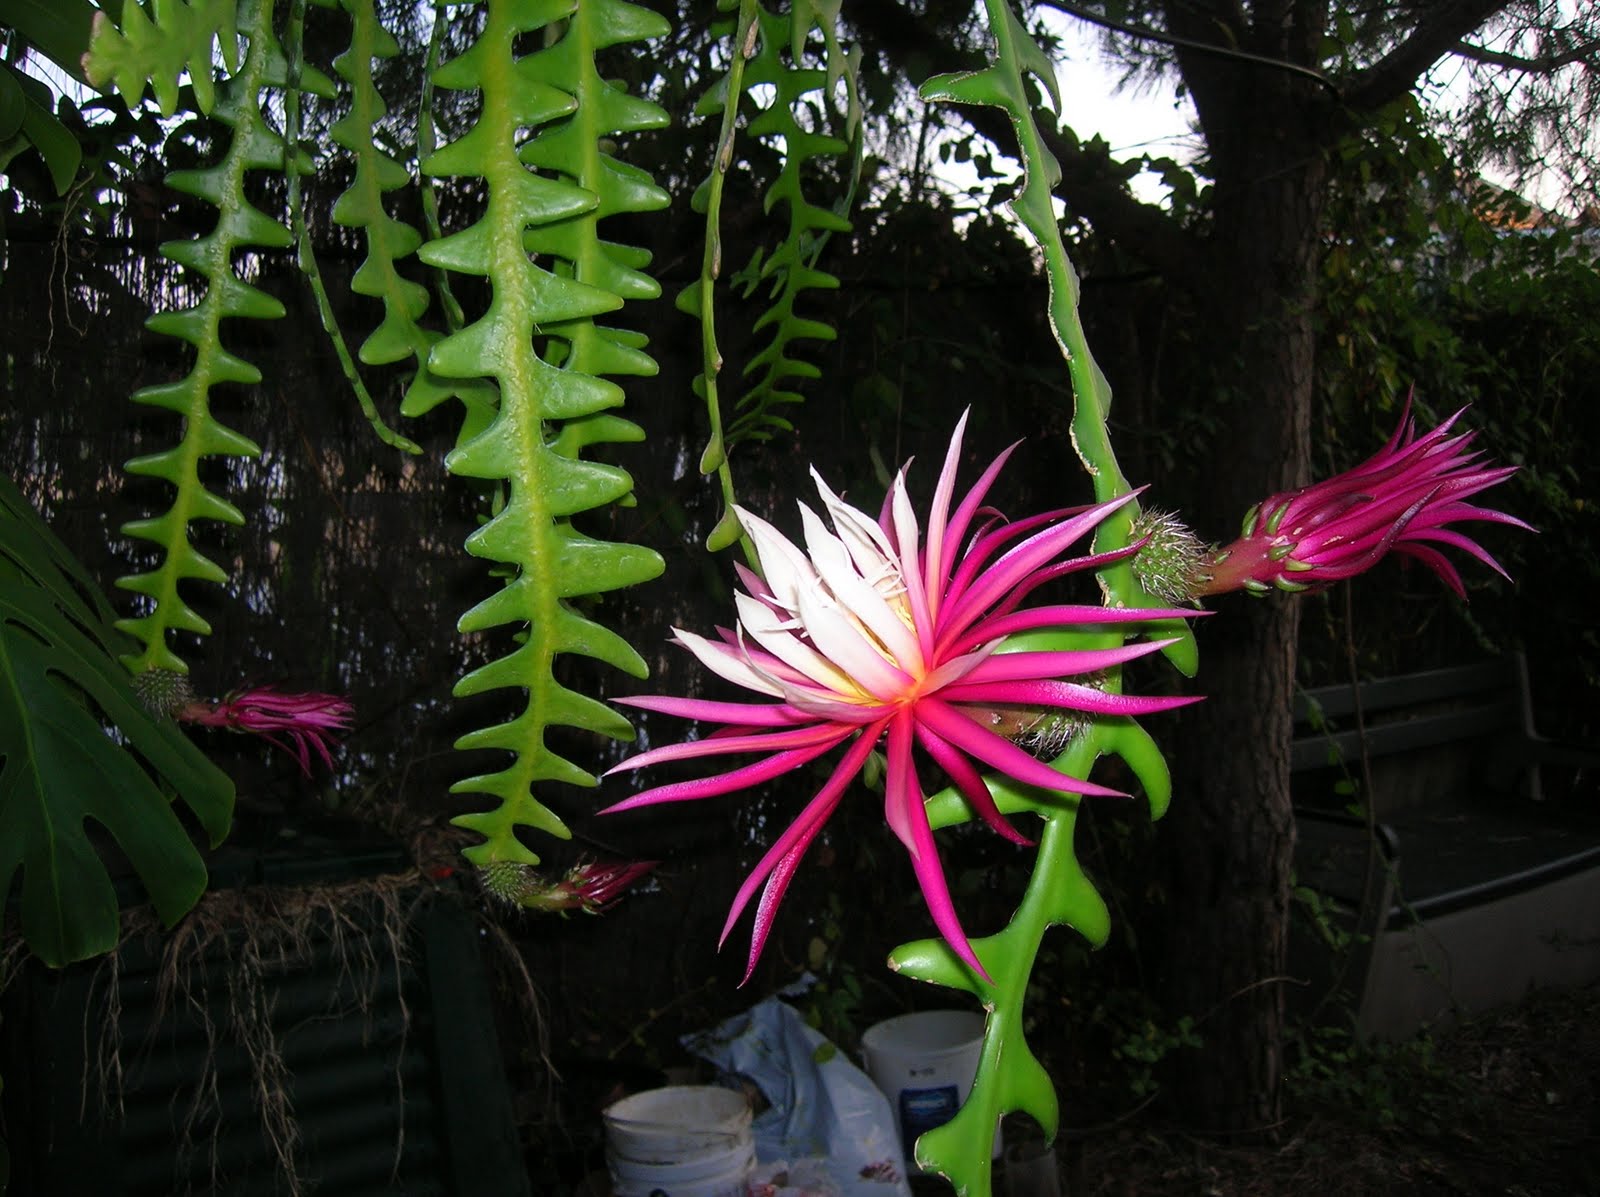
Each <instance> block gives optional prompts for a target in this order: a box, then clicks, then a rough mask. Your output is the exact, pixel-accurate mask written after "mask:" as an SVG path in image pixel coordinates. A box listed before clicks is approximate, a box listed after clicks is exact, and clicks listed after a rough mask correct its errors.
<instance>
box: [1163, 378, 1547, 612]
mask: <svg viewBox="0 0 1600 1197" xmlns="http://www.w3.org/2000/svg"><path fill="white" fill-rule="evenodd" d="M1465 410H1466V409H1465V408H1463V409H1462V411H1465ZM1460 418H1461V411H1458V412H1456V414H1455V415H1453V416H1451V417H1450V418H1449V419H1448V420H1446V421H1445V422H1444V423H1443V424H1441V425H1439V427H1437V428H1435V429H1434V430H1433V431H1432V432H1430V433H1428V434H1427V435H1426V436H1422V437H1418V436H1417V428H1416V422H1415V420H1414V419H1413V418H1412V415H1411V405H1410V403H1409V402H1408V403H1407V404H1406V408H1405V411H1404V412H1403V413H1402V414H1401V416H1400V424H1399V426H1398V427H1397V428H1396V429H1395V430H1394V435H1393V436H1391V437H1390V438H1389V443H1388V444H1386V445H1384V447H1383V448H1382V449H1380V450H1379V451H1378V452H1377V453H1375V454H1373V455H1372V456H1371V457H1370V458H1368V459H1367V460H1366V461H1364V462H1362V463H1361V464H1360V465H1358V466H1356V467H1355V469H1353V470H1346V471H1345V472H1344V473H1342V474H1339V475H1336V476H1335V477H1333V478H1329V479H1328V480H1326V481H1325V482H1318V483H1314V484H1313V485H1311V486H1308V487H1305V488H1304V489H1302V490H1297V491H1291V492H1289V493H1286V494H1278V495H1273V496H1272V497H1271V498H1268V499H1264V500H1262V501H1261V502H1260V503H1258V504H1257V505H1256V506H1255V507H1254V508H1252V509H1251V511H1250V513H1249V514H1248V515H1247V516H1246V517H1245V521H1244V528H1243V531H1242V532H1241V534H1240V536H1239V539H1237V540H1235V541H1234V542H1233V543H1232V544H1229V545H1225V546H1224V547H1223V548H1221V549H1219V550H1216V551H1215V552H1213V553H1211V554H1209V555H1208V556H1207V558H1206V559H1205V560H1204V561H1203V562H1202V564H1201V566H1200V568H1199V569H1198V570H1197V571H1196V575H1195V579H1196V580H1195V585H1194V588H1193V593H1194V597H1196V598H1200V597H1203V596H1204V595H1208V594H1223V593H1226V592H1228V591H1231V590H1250V591H1254V592H1257V593H1261V592H1264V591H1266V590H1268V589H1270V588H1271V587H1273V586H1276V587H1278V588H1279V589H1282V590H1307V589H1320V588H1322V587H1324V586H1329V585H1331V584H1333V583H1334V582H1338V581H1341V580H1343V579H1345V578H1349V577H1354V576H1355V575H1356V574H1359V573H1363V572H1365V571H1366V570H1368V569H1371V568H1372V567H1373V566H1374V565H1376V564H1377V563H1378V562H1379V561H1381V560H1382V559H1383V558H1384V557H1385V556H1386V555H1387V554H1389V553H1391V552H1393V553H1401V554H1404V555H1405V556H1408V557H1413V558H1415V559H1417V560H1418V561H1421V562H1422V563H1423V564H1424V565H1426V566H1427V567H1428V568H1429V569H1431V570H1433V572H1434V573H1436V574H1438V575H1439V577H1440V578H1442V579H1443V580H1444V583H1445V585H1447V586H1449V587H1450V589H1451V590H1453V591H1455V593H1456V594H1457V595H1458V596H1460V597H1462V598H1465V597H1466V588H1465V587H1464V586H1463V585H1462V583H1461V575H1460V574H1459V573H1457V572H1456V567H1455V566H1454V565H1452V564H1451V562H1450V561H1449V559H1448V558H1446V557H1445V555H1444V554H1443V553H1441V552H1440V551H1439V548H1438V546H1440V545H1447V546H1451V547H1454V548H1457V549H1460V550H1462V551H1463V552H1465V553H1468V554H1470V555H1471V556H1473V557H1476V558H1477V559H1478V560H1479V561H1482V562H1483V563H1484V564H1485V565H1487V566H1488V567H1489V568H1490V569H1492V570H1494V571H1495V572H1496V573H1498V574H1500V575H1501V576H1502V577H1504V576H1505V572H1506V571H1505V570H1503V569H1501V568H1500V563H1499V562H1498V561H1496V560H1495V559H1494V558H1493V557H1491V556H1490V555H1489V553H1488V552H1487V551H1486V550H1485V549H1484V548H1483V546H1482V545H1480V544H1478V543H1477V542H1476V541H1475V540H1473V539H1472V538H1471V537H1469V536H1467V535H1465V534H1464V533H1462V532H1459V531H1457V530H1456V529H1454V528H1451V527H1449V526H1448V525H1450V524H1456V523H1461V522H1463V521H1467V520H1480V521H1487V522H1489V523H1495V524H1510V525H1511V526H1512V527H1515V528H1528V525H1527V524H1525V523H1524V522H1523V521H1522V520H1519V519H1518V518H1517V517H1516V516H1514V515H1507V514H1506V513H1505V512H1503V511H1491V510H1489V509H1487V508H1484V507H1478V506H1475V505H1474V504H1471V503H1468V502H1466V500H1467V499H1469V498H1471V497H1472V496H1473V495H1475V494H1477V493H1478V492H1479V491H1482V490H1486V489H1488V488H1489V487H1491V486H1494V485H1495V484H1496V483H1498V482H1500V481H1502V480H1504V479H1505V478H1507V477H1509V476H1510V475H1512V474H1514V473H1516V472H1517V470H1516V467H1515V466H1486V465H1484V464H1483V460H1482V458H1483V454H1482V453H1481V452H1479V451H1475V450H1473V449H1472V447H1471V446H1472V440H1473V436H1474V435H1475V434H1473V433H1470V432H1469V433H1461V434H1457V435H1455V436H1452V435H1451V434H1450V430H1451V428H1452V427H1453V426H1454V425H1455V423H1456V421H1457V420H1459V419H1460ZM1530 530H1531V529H1530Z"/></svg>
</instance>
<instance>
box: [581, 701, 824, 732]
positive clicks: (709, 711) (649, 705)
mask: <svg viewBox="0 0 1600 1197" xmlns="http://www.w3.org/2000/svg"><path fill="white" fill-rule="evenodd" d="M611 701H612V702H614V703H616V704H617V705H618V706H624V707H638V708H639V709H640V710H641V711H656V712H658V713H660V714H662V715H676V716H678V717H679V718H681V719H700V720H704V721H707V722H711V723H732V724H736V725H738V726H740V727H784V726H789V725H793V724H796V723H811V722H814V720H813V717H812V716H810V715H807V714H806V713H805V712H803V711H797V710H795V709H794V708H793V707H791V706H789V705H788V704H787V703H746V702H714V701H712V700H711V699H709V698H675V697H673V696H671V695H667V694H635V695H630V696H628V697H626V698H613V699H612V700H611Z"/></svg>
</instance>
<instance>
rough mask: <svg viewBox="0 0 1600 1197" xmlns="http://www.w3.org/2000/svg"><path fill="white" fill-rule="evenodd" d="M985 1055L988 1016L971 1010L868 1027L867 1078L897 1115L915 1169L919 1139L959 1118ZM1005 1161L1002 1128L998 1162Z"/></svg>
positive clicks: (864, 1046) (997, 1132)
mask: <svg viewBox="0 0 1600 1197" xmlns="http://www.w3.org/2000/svg"><path fill="white" fill-rule="evenodd" d="M982 1053H983V1015H981V1014H979V1013H977V1012H976V1011H972V1010H927V1011H923V1012H921V1013H918V1014H902V1015H900V1016H899V1017H898V1018H890V1019H886V1020H885V1021H883V1022H880V1023H877V1024H876V1025H874V1026H871V1027H868V1028H867V1031H866V1034H864V1035H862V1036H861V1054H862V1055H863V1056H864V1057H865V1058H866V1065H867V1075H868V1076H870V1077H871V1078H872V1080H873V1082H874V1083H875V1084H876V1085H877V1086H878V1088H880V1089H882V1090H883V1092H884V1095H885V1096H886V1097H888V1099H889V1105H890V1107H891V1108H893V1110H894V1124H895V1129H896V1130H897V1131H899V1132H900V1143H901V1146H902V1148H903V1149H904V1151H905V1156H906V1162H907V1164H908V1165H910V1166H911V1167H912V1168H913V1169H914V1170H919V1169H916V1161H915V1157H914V1155H913V1151H914V1149H915V1146H916V1142H917V1136H918V1135H920V1134H922V1133H923V1132H924V1131H929V1130H932V1129H933V1128H934V1127H936V1126H943V1125H944V1124H945V1123H946V1122H949V1121H950V1119H952V1118H954V1117H955V1114H956V1111H957V1110H959V1109H960V1108H961V1103H962V1102H964V1101H966V1100H967V1094H969V1093H971V1092H972V1081H973V1078H974V1077H975V1076H977V1074H978V1058H979V1057H980V1056H981V1055H982ZM999 1156H1000V1129H999V1127H996V1128H995V1132H994V1158H996V1159H998V1158H999Z"/></svg>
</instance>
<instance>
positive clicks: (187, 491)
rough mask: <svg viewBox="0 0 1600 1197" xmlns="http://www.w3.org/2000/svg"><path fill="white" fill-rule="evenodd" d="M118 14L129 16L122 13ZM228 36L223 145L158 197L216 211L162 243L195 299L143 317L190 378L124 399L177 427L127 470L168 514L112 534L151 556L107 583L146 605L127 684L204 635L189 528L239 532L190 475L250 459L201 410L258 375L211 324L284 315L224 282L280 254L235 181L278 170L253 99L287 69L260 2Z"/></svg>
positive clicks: (173, 667) (239, 437) (283, 241)
mask: <svg viewBox="0 0 1600 1197" xmlns="http://www.w3.org/2000/svg"><path fill="white" fill-rule="evenodd" d="M129 11H134V10H133V8H132V7H131V6H130V8H129ZM238 15H239V32H240V33H241V34H242V35H243V36H244V37H246V38H248V39H249V50H248V52H247V53H246V54H245V57H244V61H243V62H242V64H240V66H239V68H238V70H237V72H236V73H235V74H234V76H233V78H232V79H230V80H229V82H228V83H227V85H226V87H225V89H224V91H223V93H222V97H221V100H220V102H219V103H218V105H217V109H216V113H215V117H216V119H217V120H218V121H220V122H221V123H223V124H225V125H227V126H228V127H229V128H230V129H231V131H232V137H231V139H230V141H229V143H228V148H227V150H226V151H225V152H224V153H223V155H222V158H221V160H220V161H218V162H217V163H216V164H215V165H214V166H210V167H206V168H204V169H200V170H183V171H174V172H173V173H172V174H170V175H168V176H167V182H168V185H170V186H171V187H173V188H174V189H175V190H178V191H181V192H184V193H185V194H187V195H192V196H196V197H198V198H200V199H203V200H205V201H206V202H207V203H209V204H211V205H213V206H215V207H216V208H217V210H218V216H217V223H216V227H215V228H213V229H212V231H211V232H210V233H207V234H206V235H205V236H202V237H198V238H195V239H194V240H192V241H169V242H167V243H166V244H165V245H163V246H162V247H161V251H162V253H163V254H164V255H165V256H166V257H167V258H169V259H170V260H172V261H174V262H177V263H178V264H179V265H182V266H185V267H187V268H188V269H189V270H191V271H193V272H194V273H196V274H197V275H199V276H201V277H202V278H203V279H204V280H205V284H206V289H205V294H204V295H203V296H202V297H201V298H200V300H199V302H198V303H196V304H195V305H194V306H193V307H189V308H185V309H183V310H181V311H173V312H163V313H160V314H158V315H155V316H152V317H151V318H150V320H149V321H148V324H147V326H148V327H149V328H150V329H151V330H152V331H153V332H158V333H162V334H164V335H166V336H171V337H177V338H179V339H180V340H183V341H187V342H188V343H189V344H190V345H192V346H193V347H194V350H195V359H194V364H193V366H192V367H191V368H190V371H189V373H188V374H187V375H186V376H185V377H183V378H181V379H179V380H178V381H176V382H170V383H162V384H159V385H156V386H150V387H145V388H143V389H142V390H140V391H137V392H136V393H135V394H134V395H133V401H134V402H135V403H140V404H146V405H148V406H151V407H159V408H162V409H164V410H167V411H170V412H173V413H175V414H176V415H178V416H180V417H181V418H182V420H183V433H182V439H181V440H180V441H179V443H178V444H177V445H175V446H173V447H172V448H170V449H167V450H164V451H162V452H159V453H152V454H146V455H144V456H141V457H136V458H134V459H133V460H131V461H129V462H128V463H127V465H126V467H125V468H126V470H127V471H128V472H129V473H130V474H136V475H140V476H144V477H153V478H161V479H163V480H165V481H167V482H169V483H171V484H172V487H173V490H174V492H175V493H174V495H173V500H172V505H171V506H170V507H168V508H167V510H166V511H165V512H163V513H162V514H160V515H158V516H153V517H150V518H147V519H141V520H135V521H133V522H131V523H129V524H127V525H125V526H124V527H123V533H124V534H125V535H128V536H131V537H135V538H137V539H140V540H146V541H149V542H151V543H152V544H154V545H156V546H157V547H158V548H159V550H160V554H161V556H160V561H159V562H158V564H157V566H156V568H154V569H152V570H149V571H147V572H144V573H140V574H132V575H128V576H125V577H122V578H119V579H118V580H117V585H118V586H120V587H122V588H123V589H125V590H131V591H133V592H134V593H136V594H141V595H143V596H145V597H146V598H147V599H148V600H149V606H148V609H147V610H145V611H144V612H143V613H142V614H140V615H138V616H137V617H134V618H130V619H123V620H120V621H119V622H118V624H117V626H118V627H119V628H121V629H122V630H123V631H125V632H127V633H129V634H130V635H132V636H133V637H134V638H135V639H136V640H138V641H139V643H140V646H141V650H140V651H139V652H138V653H136V654H131V655H129V656H128V657H127V658H125V663H126V664H127V666H128V668H129V669H130V670H131V671H132V672H134V673H142V672H144V671H145V670H148V669H166V670H170V671H172V672H174V673H186V672H188V666H187V664H186V663H185V662H184V661H183V659H182V658H181V657H180V656H178V654H177V653H176V652H175V651H174V650H173V648H172V646H171V645H170V644H169V643H168V642H167V633H168V632H169V631H180V632H190V633H194V634H197V635H207V634H209V633H210V631H211V625H210V624H209V623H208V622H207V621H206V620H205V619H204V618H202V617H201V615H200V613H199V612H197V611H196V610H195V609H194V608H193V607H192V606H190V605H189V603H188V602H187V600H186V599H185V598H184V597H183V595H182V594H181V593H180V591H179V587H180V585H181V584H182V583H183V582H185V581H188V580H198V581H207V582H214V583H218V584H220V583H222V582H224V581H226V580H227V575H226V573H225V572H224V571H223V569H222V567H221V566H219V565H217V563H216V562H214V561H212V560H211V559H210V558H208V557H206V556H205V555H204V554H203V553H201V552H200V550H199V549H197V548H196V547H195V545H194V540H193V537H192V534H191V531H190V525H191V524H192V523H194V522H195V521H197V520H215V521H219V522H222V523H228V524H235V525H237V524H241V523H243V522H244V516H243V514H242V513H240V511H239V509H238V508H237V507H235V506H234V505H233V504H232V503H230V502H228V501H227V500H226V499H224V498H223V497H222V496H220V495H218V494H216V493H214V492H213V491H211V490H210V489H208V488H207V487H206V485H205V483H204V482H202V481H201V479H200V463H201V462H202V460H204V459H205V458H207V457H212V456H217V455H228V456H234V457H256V456H258V455H259V453H260V450H259V449H258V448H257V447H256V445H255V443H254V442H253V441H251V440H250V439H249V438H248V437H246V436H244V435H243V434H241V433H239V432H236V431H234V430H233V429H231V428H229V427H227V426H226V425H225V424H223V423H222V422H221V421H220V420H218V419H217V418H216V416H215V415H214V414H213V413H212V410H211V392H212V389H213V388H214V387H216V386H219V385H222V384H225V383H245V384H254V383H257V382H260V381H261V372H260V371H259V370H258V369H257V368H256V367H255V366H253V365H251V364H250V363H249V362H247V361H245V360H244V359H243V358H240V357H237V356H235V355H234V354H232V353H229V352H228V351H227V350H226V349H224V348H223V345H222V321H223V320H225V319H228V318H230V317H234V318H241V317H242V318H250V319H256V320H272V319H277V318H278V317H281V316H282V315H283V310H284V309H283V304H282V303H280V302H279V301H278V300H277V299H274V298H273V297H272V296H270V295H268V294H266V293H265V292H263V291H261V290H259V289H257V288H256V287H254V286H252V285H250V284H249V283H247V282H245V281H244V280H243V279H241V278H240V277H238V275H237V274H236V273H235V258H236V256H237V255H238V254H239V253H240V251H241V250H244V249H247V248H250V247H253V246H264V247H269V248H278V249H281V248H284V247H286V246H288V245H289V244H290V242H291V235H290V233H289V230H288V229H286V228H284V226H283V225H282V224H280V223H278V222H277V221H276V220H273V219H272V218H271V217H269V216H267V215H266V214H265V213H263V212H262V211H261V210H260V209H258V208H256V207H255V206H254V205H253V204H251V203H250V201H249V200H248V199H246V198H245V181H246V179H247V177H248V175H249V174H250V172H252V171H257V170H274V169H279V170H281V169H283V165H284V154H285V146H284V141H283V138H282V137H281V136H280V135H279V134H278V133H277V132H276V131H275V130H274V129H273V128H272V127H271V125H270V124H269V123H268V122H267V119H266V115H265V113H264V112H263V110H262V107H261V103H262V91H263V89H264V88H267V87H282V86H284V85H285V83H286V81H287V62H286V60H285V58H284V54H283V50H282V47H281V46H280V45H279V43H278V40H277V38H276V37H275V36H274V35H273V32H272V3H271V0H246V3H244V4H242V5H241V6H240V8H239V14H238ZM303 85H304V86H307V87H316V88H319V89H321V90H323V91H324V92H327V91H328V90H329V89H330V85H329V84H328V82H327V80H326V79H324V78H322V77H321V76H317V75H311V74H308V77H307V78H306V79H305V80H303Z"/></svg>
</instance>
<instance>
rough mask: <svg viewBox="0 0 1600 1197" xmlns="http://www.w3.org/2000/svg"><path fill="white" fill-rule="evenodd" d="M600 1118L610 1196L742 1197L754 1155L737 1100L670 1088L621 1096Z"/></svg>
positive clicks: (746, 1116) (699, 1088)
mask: <svg viewBox="0 0 1600 1197" xmlns="http://www.w3.org/2000/svg"><path fill="white" fill-rule="evenodd" d="M604 1117H605V1126H606V1166H607V1168H608V1170H609V1171H610V1173H611V1184H612V1187H613V1189H614V1190H615V1193H616V1197H650V1195H651V1194H666V1195H667V1197H746V1192H747V1188H748V1182H749V1179H750V1175H751V1173H752V1172H753V1171H754V1170H755V1164H756V1151H755V1137H754V1135H753V1134H752V1133H751V1130H750V1104H749V1103H748V1102H747V1101H746V1100H745V1099H744V1097H743V1095H742V1094H739V1093H735V1092H733V1091H732V1090H731V1089H722V1088H718V1087H717V1086H715V1085H674V1086H671V1087H669V1088H666V1089H650V1090H647V1091H646V1092H644V1093H635V1094H633V1096H631V1097H625V1098H623V1099H622V1100H621V1101H619V1102H616V1103H614V1104H612V1105H611V1106H610V1107H608V1108H607V1109H606V1111H605V1115H604Z"/></svg>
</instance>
